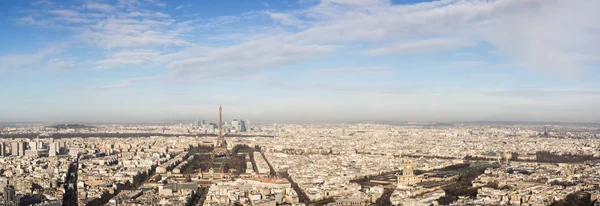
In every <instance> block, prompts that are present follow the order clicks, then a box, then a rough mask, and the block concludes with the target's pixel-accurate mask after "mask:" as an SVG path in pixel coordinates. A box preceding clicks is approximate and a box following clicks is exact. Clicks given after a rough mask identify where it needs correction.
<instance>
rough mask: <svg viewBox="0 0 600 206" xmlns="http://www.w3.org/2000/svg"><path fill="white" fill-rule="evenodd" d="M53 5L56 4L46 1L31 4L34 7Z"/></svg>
mask: <svg viewBox="0 0 600 206" xmlns="http://www.w3.org/2000/svg"><path fill="white" fill-rule="evenodd" d="M52 4H54V2H52V1H45V0H42V1H34V2H31V5H32V6H38V5H52Z"/></svg>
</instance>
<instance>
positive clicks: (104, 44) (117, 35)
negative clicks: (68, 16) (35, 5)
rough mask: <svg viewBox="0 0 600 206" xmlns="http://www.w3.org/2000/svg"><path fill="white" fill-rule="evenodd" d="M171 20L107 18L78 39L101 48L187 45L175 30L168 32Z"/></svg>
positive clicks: (84, 32)
mask: <svg viewBox="0 0 600 206" xmlns="http://www.w3.org/2000/svg"><path fill="white" fill-rule="evenodd" d="M172 22H173V20H171V19H165V20H148V19H144V20H137V19H129V18H124V19H119V18H112V17H111V18H108V19H106V20H103V21H101V22H98V23H97V24H96V25H94V26H93V27H90V28H88V29H85V30H84V31H83V32H82V33H81V34H79V39H81V40H83V41H86V42H88V43H91V44H95V45H96V46H98V47H101V48H109V49H110V48H119V47H139V46H160V45H187V44H188V42H186V41H185V40H182V39H181V38H180V34H179V33H178V32H177V30H172V31H168V28H169V26H170V25H171V24H172Z"/></svg>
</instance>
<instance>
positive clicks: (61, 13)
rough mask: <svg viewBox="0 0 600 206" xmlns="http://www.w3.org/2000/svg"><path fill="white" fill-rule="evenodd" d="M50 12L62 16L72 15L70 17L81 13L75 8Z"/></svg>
mask: <svg viewBox="0 0 600 206" xmlns="http://www.w3.org/2000/svg"><path fill="white" fill-rule="evenodd" d="M48 13H51V14H56V15H60V16H70V17H73V16H77V15H79V12H76V11H73V10H68V9H56V10H50V11H48Z"/></svg>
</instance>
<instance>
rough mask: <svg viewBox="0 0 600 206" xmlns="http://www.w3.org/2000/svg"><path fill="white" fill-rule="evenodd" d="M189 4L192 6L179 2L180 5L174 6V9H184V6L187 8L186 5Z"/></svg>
mask: <svg viewBox="0 0 600 206" xmlns="http://www.w3.org/2000/svg"><path fill="white" fill-rule="evenodd" d="M191 6H192V4H181V5H179V6H177V7H175V10H179V9H184V8H188V7H191Z"/></svg>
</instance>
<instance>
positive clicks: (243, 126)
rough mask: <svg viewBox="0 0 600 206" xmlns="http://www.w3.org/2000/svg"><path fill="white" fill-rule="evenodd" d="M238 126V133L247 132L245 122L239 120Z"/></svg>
mask: <svg viewBox="0 0 600 206" xmlns="http://www.w3.org/2000/svg"><path fill="white" fill-rule="evenodd" d="M239 125H240V127H239V130H238V131H240V132H246V131H247V128H246V122H245V121H244V120H241V119H240V121H239Z"/></svg>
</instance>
